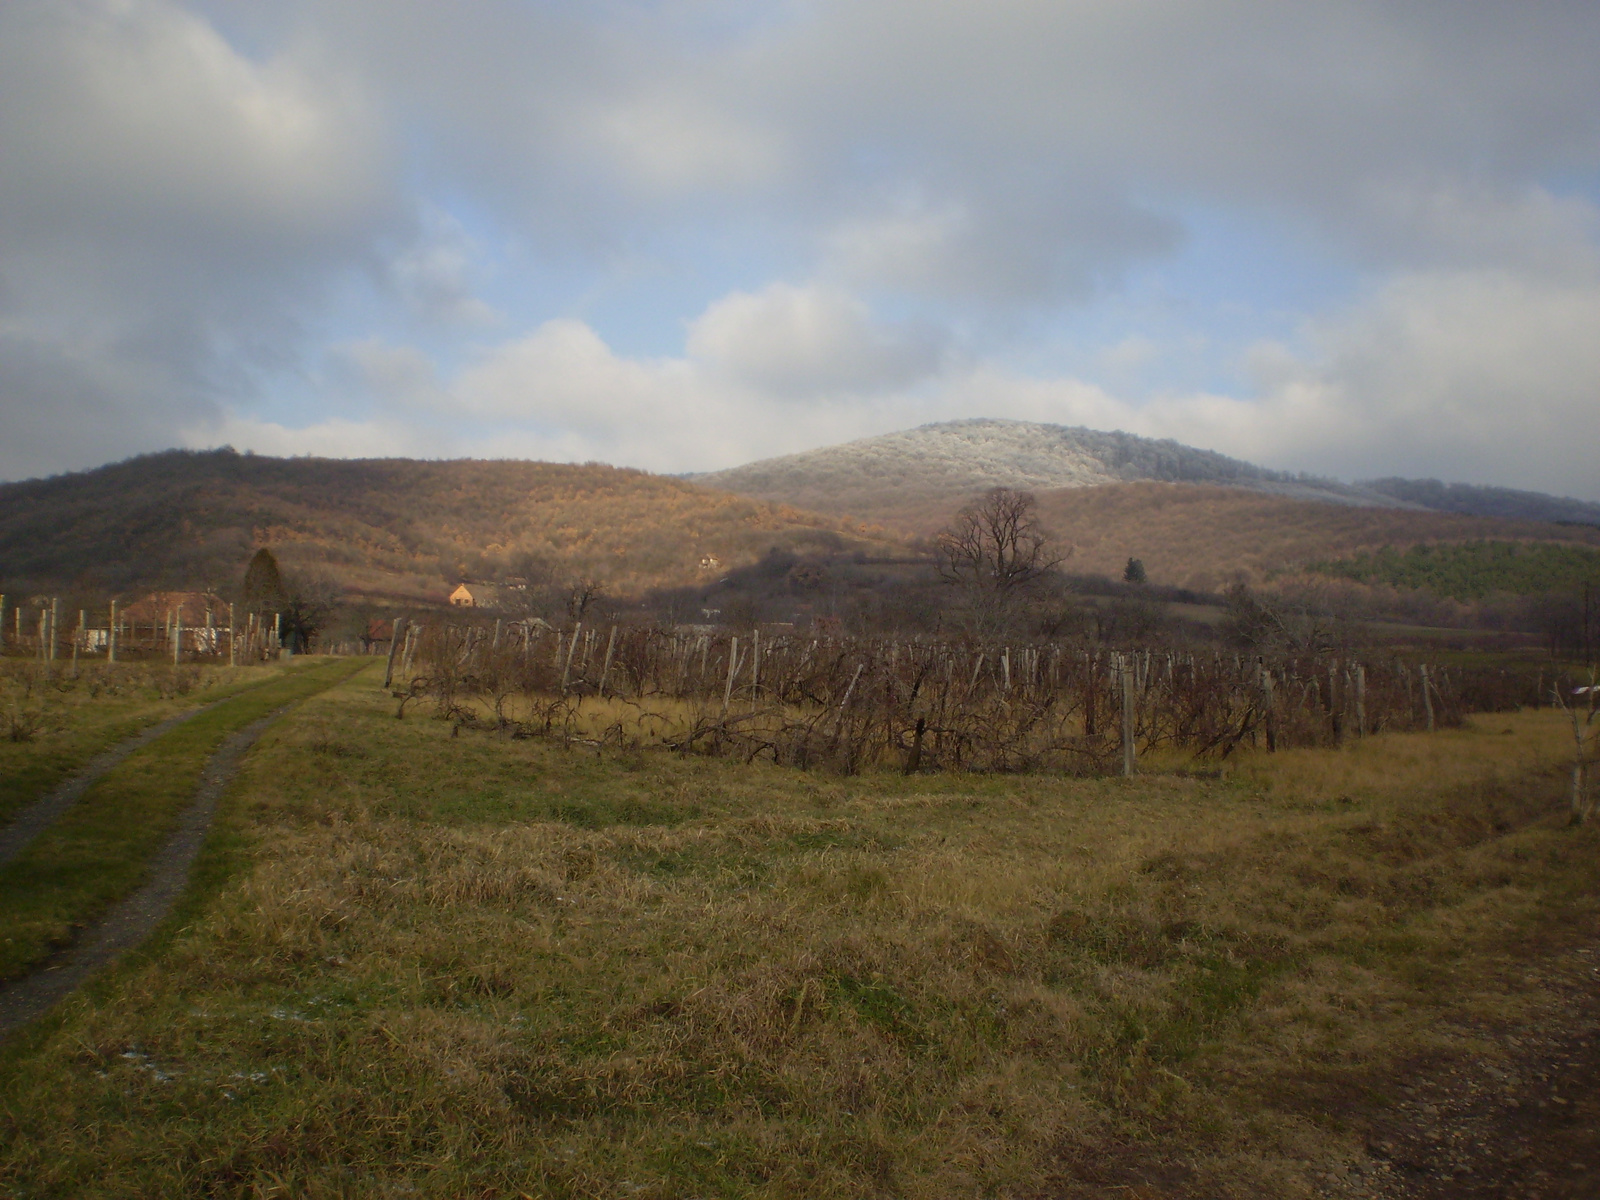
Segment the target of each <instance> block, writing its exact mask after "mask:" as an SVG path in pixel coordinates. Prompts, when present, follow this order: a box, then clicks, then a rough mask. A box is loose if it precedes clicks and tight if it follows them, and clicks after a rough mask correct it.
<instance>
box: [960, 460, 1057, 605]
mask: <svg viewBox="0 0 1600 1200" xmlns="http://www.w3.org/2000/svg"><path fill="white" fill-rule="evenodd" d="M1034 507H1035V501H1034V498H1033V494H1032V493H1031V492H1018V491H1013V490H1012V489H1011V488H992V489H990V490H989V491H988V492H986V493H985V494H984V495H983V497H982V498H981V499H979V500H976V501H974V502H973V503H971V504H969V505H967V506H966V507H965V508H963V509H962V510H961V511H960V512H959V513H957V514H956V519H955V520H954V521H953V522H952V523H951V524H950V526H949V528H947V529H946V530H945V531H944V532H943V533H941V534H939V536H938V537H937V538H936V539H935V540H934V549H935V551H936V553H937V555H938V564H939V575H940V577H941V578H942V579H944V581H945V582H946V583H949V584H952V585H954V586H956V587H959V588H961V589H962V590H963V591H964V592H965V593H966V597H967V600H968V603H969V606H970V609H971V612H972V616H973V618H974V621H975V623H976V624H977V626H978V627H979V628H980V629H993V628H994V627H996V626H998V625H1002V624H1004V623H1005V622H1006V621H1007V620H1009V619H1010V618H1011V617H1012V616H1014V615H1015V612H1016V610H1017V608H1018V606H1019V605H1020V603H1021V602H1022V601H1023V600H1024V599H1025V598H1026V597H1027V595H1028V594H1029V593H1030V592H1031V591H1032V590H1033V589H1034V588H1036V587H1037V586H1038V585H1039V584H1040V583H1041V582H1042V581H1043V580H1044V579H1045V578H1046V577H1047V576H1049V575H1050V574H1051V573H1052V572H1053V571H1054V570H1055V568H1056V567H1058V566H1060V565H1061V563H1062V562H1063V561H1064V559H1065V555H1061V554H1055V553H1053V552H1052V547H1051V543H1050V538H1049V535H1047V534H1046V533H1045V532H1044V530H1043V529H1042V528H1040V525H1039V519H1038V516H1037V514H1036V513H1035V511H1034Z"/></svg>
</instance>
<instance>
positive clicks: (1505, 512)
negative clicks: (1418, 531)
mask: <svg viewBox="0 0 1600 1200" xmlns="http://www.w3.org/2000/svg"><path fill="white" fill-rule="evenodd" d="M1362 486H1363V487H1366V488H1369V489H1370V490H1372V491H1374V492H1378V493H1380V494H1381V495H1384V496H1392V497H1393V498H1394V499H1396V500H1403V501H1405V502H1406V503H1408V504H1420V505H1421V506H1422V507H1424V508H1431V509H1434V510H1435V511H1436V512H1454V513H1465V514H1467V515H1469V516H1475V517H1510V518H1512V519H1513V520H1520V521H1556V522H1559V523H1561V524H1570V525H1600V504H1593V503H1590V502H1589V501H1587V500H1573V499H1571V498H1569V497H1565V496H1547V495H1546V494H1545V493H1543V492H1523V491H1518V490H1517V489H1516V488H1501V487H1481V486H1479V485H1477V484H1471V483H1440V482H1439V481H1438V480H1437V479H1374V480H1370V481H1369V482H1367V483H1365V484H1363V485H1362Z"/></svg>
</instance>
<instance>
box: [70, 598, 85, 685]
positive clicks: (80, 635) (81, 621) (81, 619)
mask: <svg viewBox="0 0 1600 1200" xmlns="http://www.w3.org/2000/svg"><path fill="white" fill-rule="evenodd" d="M88 626H89V613H88V611H87V610H86V609H82V608H80V609H79V610H78V632H77V634H76V636H74V637H73V639H72V675H73V678H77V675H78V643H79V642H82V641H83V640H84V639H85V638H87V637H88V636H89V635H88V633H87V632H86V631H87V629H88Z"/></svg>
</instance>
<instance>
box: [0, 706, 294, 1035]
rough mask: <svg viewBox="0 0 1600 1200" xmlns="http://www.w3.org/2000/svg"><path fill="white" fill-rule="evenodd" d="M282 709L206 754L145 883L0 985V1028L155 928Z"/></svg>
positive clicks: (34, 1011)
mask: <svg viewBox="0 0 1600 1200" xmlns="http://www.w3.org/2000/svg"><path fill="white" fill-rule="evenodd" d="M284 711H285V709H281V708H280V709H278V710H277V711H275V712H271V713H268V714H267V715H266V716H264V717H260V718H258V719H256V720H254V721H252V722H251V723H250V724H248V725H246V726H244V727H242V728H240V729H237V730H235V731H234V732H233V733H231V734H229V735H228V736H227V737H226V738H225V739H224V740H223V742H222V745H221V746H220V747H219V748H218V749H217V751H216V752H215V753H214V754H212V756H211V757H210V759H208V760H207V762H206V766H205V770H204V771H203V773H202V774H201V777H200V786H199V787H198V788H197V789H196V790H195V795H194V799H193V800H192V801H190V803H189V805H188V807H187V808H185V809H184V811H183V813H182V815H181V816H180V817H179V820H178V828H177V829H176V830H175V831H174V832H173V834H172V836H171V837H170V838H168V839H167V842H166V844H165V845H164V846H162V847H161V849H160V850H158V851H157V852H156V854H155V856H154V857H153V858H152V859H151V860H150V878H149V880H148V881H147V882H146V883H145V884H143V885H142V886H141V887H140V888H139V889H138V890H137V891H134V892H132V893H130V894H129V895H127V896H125V897H123V898H122V899H121V900H119V901H117V903H116V904H114V905H113V906H112V907H111V909H110V910H109V911H108V912H107V913H106V914H105V915H104V916H103V917H102V918H101V919H100V920H99V921H97V922H96V923H95V924H94V925H92V926H90V927H88V928H86V929H85V930H83V931H82V933H81V934H80V935H79V936H78V938H77V940H76V941H75V942H74V943H73V944H72V945H71V946H69V947H67V948H66V949H64V950H62V951H61V952H60V953H58V954H56V955H54V956H53V957H52V958H50V959H49V960H47V961H46V962H45V963H44V965H42V966H41V967H39V968H38V969H37V970H35V971H34V972H32V973H31V974H29V975H25V976H23V977H22V978H20V979H17V980H13V981H12V982H11V983H9V984H6V985H5V986H3V987H0V1035H4V1034H6V1033H9V1032H11V1031H12V1030H13V1029H16V1028H18V1027H19V1026H22V1025H25V1024H27V1023H28V1022H29V1021H31V1020H33V1019H34V1018H35V1017H38V1016H41V1015H42V1014H43V1013H44V1012H45V1011H46V1010H47V1009H49V1008H50V1006H51V1005H53V1004H55V1002H56V1001H58V1000H60V999H61V998H62V997H64V996H66V995H67V994H68V993H69V992H71V991H72V990H73V989H74V988H76V987H77V986H78V985H79V984H80V983H82V982H83V981H84V980H85V979H86V978H88V976H89V975H91V974H92V973H94V972H95V971H97V970H99V969H100V968H101V967H103V966H105V965H107V964H108V963H110V962H112V961H113V960H115V959H116V958H118V957H119V956H120V955H122V954H124V953H126V952H127V951H129V950H131V949H133V948H134V947H135V946H137V945H139V944H140V943H141V942H143V941H144V940H145V938H147V937H149V936H150V934H152V933H153V932H155V929H156V927H157V926H159V925H160V924H161V922H162V921H164V920H165V919H166V917H167V915H168V914H169V913H170V912H171V911H172V908H173V905H174V904H175V903H176V902H177V899H178V897H179V896H180V895H181V894H182V893H183V890H184V888H185V887H187V886H188V882H189V868H190V866H191V865H193V863H194V860H195V856H196V855H197V854H199V852H200V846H201V844H202V843H203V842H204V841H205V838H206V834H207V833H208V832H209V831H210V828H211V820H212V818H213V817H214V816H215V815H216V810H217V801H218V800H219V799H221V797H222V793H223V792H224V791H225V790H226V788H227V786H228V784H229V783H230V782H232V780H233V777H234V775H236V774H237V773H238V770H239V764H240V763H241V762H242V761H243V759H244V756H245V754H246V752H248V751H249V749H250V747H251V746H253V745H254V744H255V742H256V739H257V738H259V737H260V736H261V735H262V734H263V733H264V732H265V731H266V729H267V726H268V725H270V724H271V723H272V722H273V721H274V720H276V719H277V718H278V717H279V716H281V715H282V714H283V712H284ZM187 715H188V716H192V715H194V714H187ZM118 749H121V747H118ZM68 803H70V801H69V802H68Z"/></svg>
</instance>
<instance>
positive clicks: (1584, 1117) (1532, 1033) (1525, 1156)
mask: <svg viewBox="0 0 1600 1200" xmlns="http://www.w3.org/2000/svg"><path fill="white" fill-rule="evenodd" d="M1590 934H1591V936H1590V937H1589V938H1587V939H1586V941H1585V942H1584V944H1582V945H1580V946H1578V947H1576V948H1571V949H1567V950H1565V951H1563V952H1561V953H1559V954H1557V955H1554V956H1551V957H1549V958H1545V959H1542V960H1540V961H1537V962H1533V963H1526V964H1524V967H1523V974H1522V978H1521V979H1520V980H1519V981H1517V982H1518V983H1519V990H1522V991H1523V994H1524V995H1526V996H1529V997H1530V998H1531V999H1532V1001H1533V1002H1532V1004H1530V1005H1529V1008H1528V1009H1527V1011H1528V1012H1529V1014H1530V1017H1531V1019H1530V1020H1528V1021H1526V1022H1519V1023H1518V1025H1517V1026H1515V1027H1510V1028H1495V1027H1490V1026H1485V1025H1481V1024H1480V1025H1477V1026H1475V1027H1471V1028H1468V1029H1464V1030H1462V1032H1463V1033H1465V1034H1467V1035H1468V1037H1470V1039H1471V1040H1473V1041H1475V1042H1477V1043H1478V1045H1479V1046H1482V1047H1487V1049H1485V1050H1484V1051H1483V1052H1482V1053H1480V1054H1477V1055H1475V1056H1473V1057H1471V1058H1466V1057H1460V1058H1456V1059H1454V1060H1450V1061H1437V1060H1435V1061H1433V1062H1430V1063H1417V1064H1413V1069H1412V1070H1411V1071H1410V1072H1408V1074H1407V1075H1406V1076H1403V1077H1402V1078H1401V1079H1400V1080H1398V1081H1397V1082H1398V1085H1399V1086H1398V1087H1397V1089H1396V1091H1397V1093H1398V1094H1399V1095H1401V1096H1403V1097H1404V1100H1403V1101H1402V1102H1401V1103H1399V1104H1397V1105H1396V1106H1394V1107H1393V1108H1392V1109H1391V1110H1390V1111H1389V1112H1388V1113H1387V1114H1386V1115H1385V1117H1384V1118H1383V1119H1382V1121H1381V1122H1374V1123H1373V1125H1372V1127H1371V1129H1370V1131H1369V1133H1368V1137H1367V1155H1368V1157H1367V1160H1366V1161H1365V1162H1358V1163H1356V1164H1353V1165H1352V1166H1350V1167H1349V1168H1348V1169H1347V1170H1342V1171H1341V1172H1340V1174H1339V1176H1337V1177H1336V1178H1331V1179H1329V1180H1328V1181H1327V1182H1328V1184H1329V1186H1328V1190H1327V1192H1326V1193H1325V1194H1326V1195H1329V1196H1338V1197H1356V1196H1371V1197H1375V1198H1379V1200H1445V1198H1447V1197H1448V1198H1449V1200H1500V1198H1501V1197H1505V1198H1508V1200H1509V1198H1512V1197H1515V1198H1517V1200H1596V1197H1600V1088H1597V1085H1600V930H1591V931H1590Z"/></svg>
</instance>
